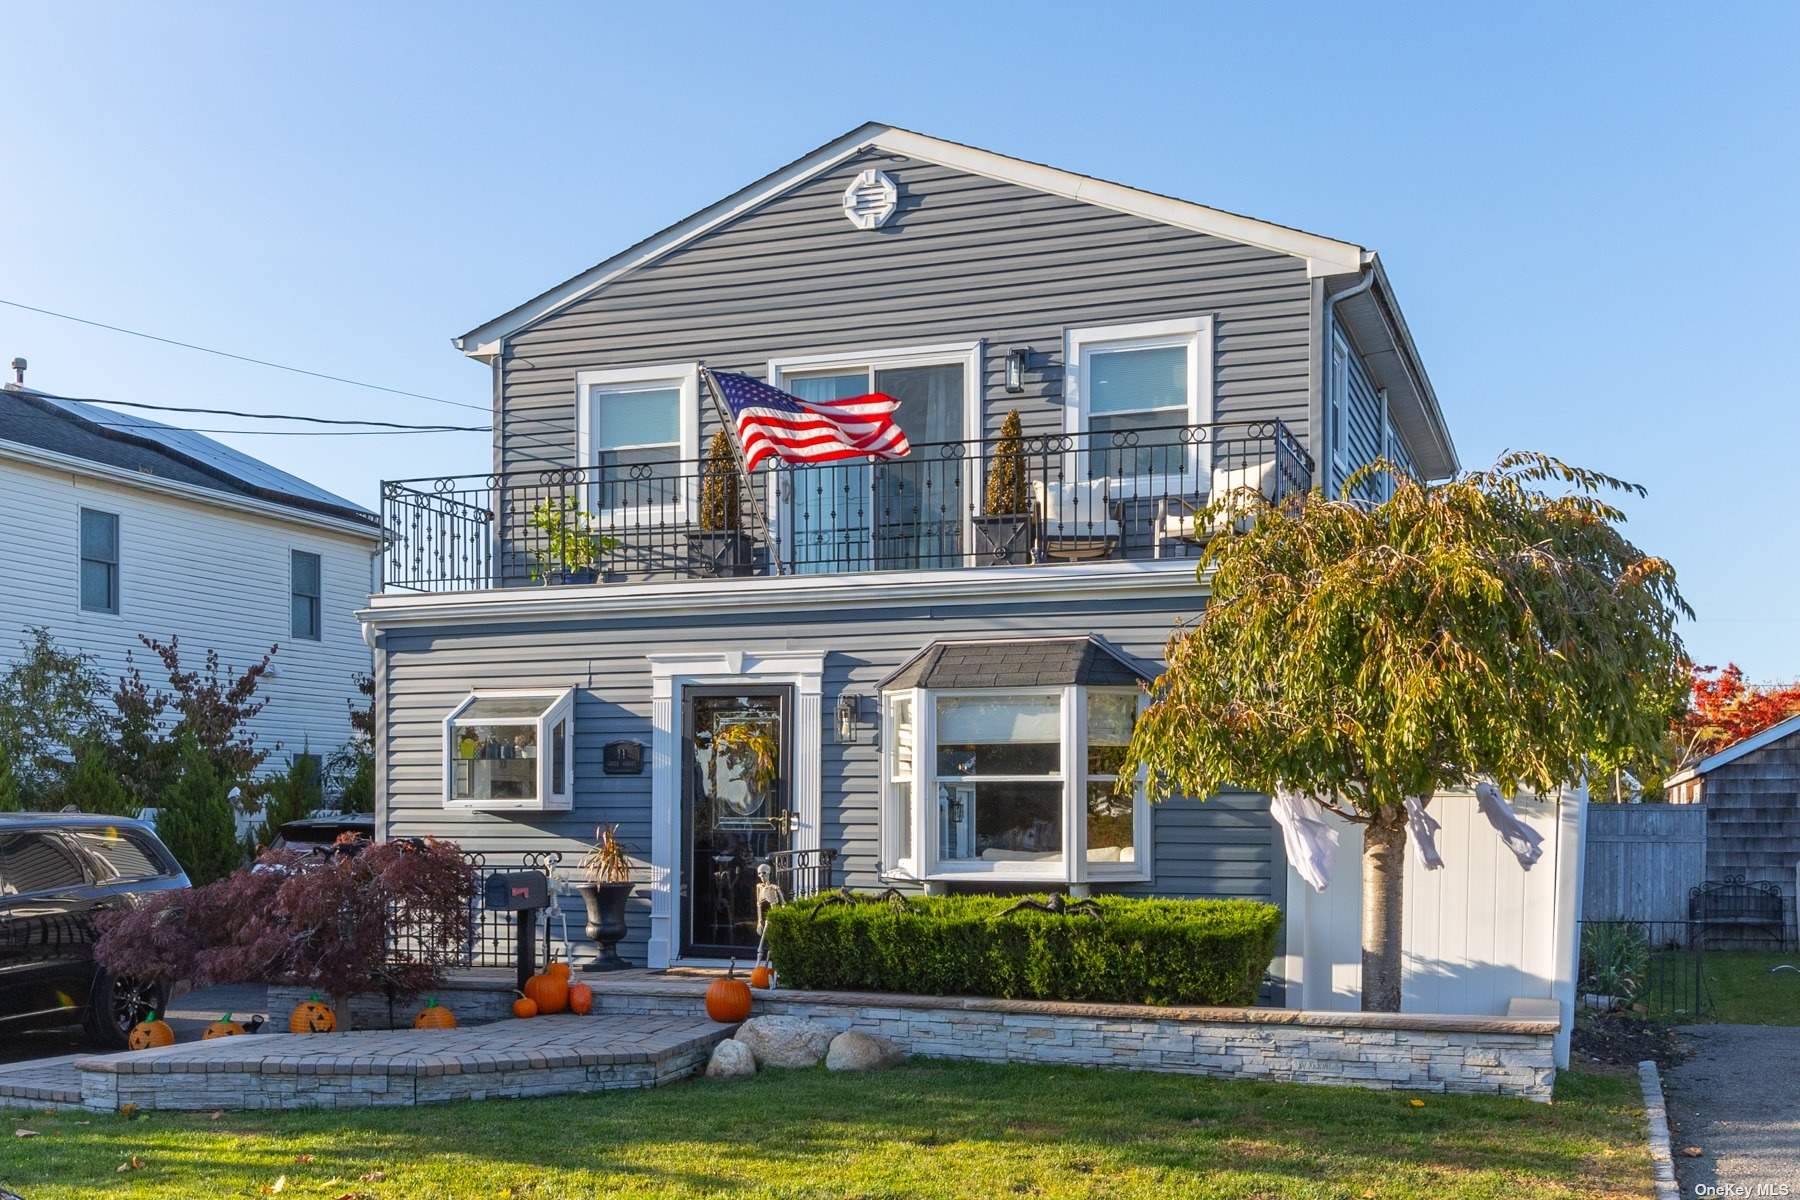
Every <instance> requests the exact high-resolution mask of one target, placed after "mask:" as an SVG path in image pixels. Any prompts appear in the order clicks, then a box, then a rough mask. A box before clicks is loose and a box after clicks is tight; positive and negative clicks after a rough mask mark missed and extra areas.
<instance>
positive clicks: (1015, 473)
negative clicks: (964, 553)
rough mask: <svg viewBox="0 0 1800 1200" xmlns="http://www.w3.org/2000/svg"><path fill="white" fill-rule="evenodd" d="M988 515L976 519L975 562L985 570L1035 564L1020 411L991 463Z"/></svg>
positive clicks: (1012, 415)
mask: <svg viewBox="0 0 1800 1200" xmlns="http://www.w3.org/2000/svg"><path fill="white" fill-rule="evenodd" d="M985 500H986V503H985V504H984V505H983V507H984V508H985V509H986V512H985V513H984V514H982V515H980V516H977V517H976V518H975V561H976V563H977V565H981V566H1009V565H1011V564H1014V563H1025V562H1030V561H1031V542H1032V537H1031V532H1032V514H1031V501H1030V497H1029V496H1028V495H1027V489H1026V486H1025V448H1024V432H1023V430H1022V429H1021V427H1020V423H1019V410H1018V409H1016V408H1015V409H1012V410H1011V411H1009V412H1008V413H1007V414H1006V419H1005V420H1004V421H1002V422H1001V423H1000V436H999V438H998V439H997V440H996V441H995V443H994V454H993V457H992V458H990V459H989V460H988V473H987V495H986V497H985Z"/></svg>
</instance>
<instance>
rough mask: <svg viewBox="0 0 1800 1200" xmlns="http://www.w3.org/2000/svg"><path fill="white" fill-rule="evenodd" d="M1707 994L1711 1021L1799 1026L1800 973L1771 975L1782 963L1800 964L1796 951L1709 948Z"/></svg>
mask: <svg viewBox="0 0 1800 1200" xmlns="http://www.w3.org/2000/svg"><path fill="white" fill-rule="evenodd" d="M1703 961H1704V962H1705V964H1706V965H1705V968H1704V970H1705V973H1706V987H1707V994H1708V995H1710V996H1711V997H1712V1003H1713V1009H1712V1013H1711V1014H1710V1015H1709V1016H1708V1017H1707V1020H1709V1021H1718V1022H1721V1023H1722V1024H1727V1025H1800V973H1796V972H1792V971H1783V972H1782V973H1781V974H1779V975H1771V974H1769V968H1770V967H1773V966H1776V965H1778V964H1780V963H1793V964H1794V965H1796V966H1800V952H1796V951H1793V950H1787V951H1775V952H1763V951H1757V950H1708V951H1707V952H1706V955H1705V958H1704V960H1703Z"/></svg>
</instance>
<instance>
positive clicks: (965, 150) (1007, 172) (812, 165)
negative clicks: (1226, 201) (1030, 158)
mask: <svg viewBox="0 0 1800 1200" xmlns="http://www.w3.org/2000/svg"><path fill="white" fill-rule="evenodd" d="M869 149H875V150H885V151H887V152H889V153H892V154H903V155H905V156H907V157H909V158H915V159H918V160H919V161H921V162H929V163H935V164H936V165H938V166H942V167H949V168H951V169H953V170H959V171H967V172H969V173H971V174H975V175H982V176H985V177H987V178H989V179H994V180H998V181H1000V182H1002V183H1012V184H1017V185H1018V186H1020V187H1026V188H1032V189H1034V190H1037V191H1040V192H1046V193H1049V194H1051V195H1056V196H1066V197H1068V198H1069V199H1071V200H1080V201H1082V202H1084V203H1088V204H1093V205H1097V206H1099V207H1101V208H1110V209H1112V210H1114V211H1116V212H1122V213H1127V214H1130V215H1132V216H1138V217H1143V218H1144V219H1146V220H1150V221H1156V222H1159V223H1161V224H1164V225H1172V226H1175V227H1176V228H1179V229H1189V230H1192V231H1194V232H1196V233H1205V234H1211V235H1212V236H1214V237H1220V238H1225V239H1227V240H1229V241H1233V242H1241V243H1243V244H1245V245H1249V246H1259V247H1261V248H1263V249H1265V250H1273V251H1276V252H1277V253H1280V254H1291V255H1293V256H1294V257H1296V258H1301V259H1304V260H1305V261H1306V271H1307V274H1308V275H1309V276H1311V277H1314V278H1317V277H1320V276H1326V275H1348V274H1353V273H1355V272H1357V271H1360V270H1361V269H1362V266H1363V263H1364V261H1365V258H1366V252H1365V251H1364V250H1363V248H1362V247H1361V246H1358V245H1355V244H1354V243H1351V242H1342V241H1338V240H1337V239H1336V238H1328V237H1323V236H1321V235H1319V234H1316V233H1307V232H1305V231H1304V230H1300V229H1291V228H1289V227H1288V226H1285V225H1276V224H1274V223H1272V222H1269V221H1259V220H1257V219H1256V218H1254V217H1246V216H1243V215H1241V214H1238V213H1231V212H1226V211H1224V210H1223V209H1217V208H1208V207H1206V206H1205V205H1203V204H1195V203H1192V202H1191V201H1187V200H1177V199H1175V198H1173V197H1171V196H1163V195H1158V194H1157V193H1155V192H1146V191H1143V190H1141V189H1138V188H1133V187H1127V186H1126V185H1124V184H1122V183H1112V182H1109V181H1107V180H1104V179H1095V178H1093V177H1092V176H1088V175H1081V174H1077V173H1076V172H1074V171H1065V170H1062V169H1060V168H1058V167H1050V166H1045V165H1044V164H1043V163H1034V162H1027V161H1025V160H1024V159H1019V158H1009V157H1007V156H1006V155H1004V154H995V153H994V152H992V151H991V150H981V149H978V148H976V147H974V146H965V145H962V144H960V143H957V142H947V141H944V140H943V139H942V138H934V137H930V136H927V135H926V134H922V133H913V132H911V131H910V130H906V129H896V128H894V127H893V126H891V125H880V124H868V125H863V126H860V127H858V128H857V129H853V130H851V131H850V132H849V133H847V134H845V135H844V136H843V137H840V138H837V139H835V140H833V141H830V142H827V143H826V144H825V145H823V146H821V147H819V148H818V149H817V150H814V151H813V152H812V153H810V154H807V155H805V156H804V157H802V158H799V159H797V160H795V161H794V162H792V163H790V164H789V165H788V166H786V167H783V168H782V169H780V170H779V171H776V172H775V173H773V174H771V175H766V176H764V177H763V178H762V179H759V180H757V181H756V182H755V183H753V184H751V185H750V186H748V187H746V188H743V189H741V190H739V191H736V192H733V193H732V194H731V195H729V196H727V197H725V199H723V200H720V201H719V202H718V203H716V204H713V205H710V206H708V207H706V208H703V209H701V210H700V211H699V212H697V213H695V214H693V215H692V216H690V217H688V218H686V219H685V220H682V221H679V222H677V223H675V224H674V225H671V226H669V227H668V228H667V229H665V230H663V231H662V232H661V233H657V234H653V235H651V236H650V237H648V238H646V239H644V240H643V241H641V242H638V243H637V244H636V245H634V246H631V247H630V248H628V249H626V250H623V251H621V252H620V253H618V254H615V255H614V256H612V257H611V258H608V259H606V260H604V261H602V262H599V263H596V264H595V265H594V266H592V267H589V268H588V269H587V270H586V271H583V272H582V273H581V274H579V275H577V276H575V277H574V278H573V279H569V280H566V281H564V282H563V283H560V284H558V285H557V286H555V287H553V288H551V289H550V290H549V291H546V292H544V293H542V294H541V295H538V296H535V297H533V298H532V299H530V300H527V301H526V302H525V303H524V304H521V305H519V306H517V307H516V308H513V309H511V310H509V311H508V312H505V313H502V314H501V315H500V316H498V317H495V318H494V319H492V320H490V321H487V322H485V323H483V324H481V325H478V326H476V327H475V328H474V329H471V330H470V331H469V332H467V333H465V334H463V335H462V336H461V337H459V338H456V339H455V343H456V348H457V349H459V350H461V351H462V352H463V353H464V354H466V355H468V356H470V357H471V358H479V359H483V360H490V359H492V358H493V357H494V356H495V355H496V354H498V353H499V349H500V343H501V341H502V340H503V339H504V338H506V337H509V336H511V335H512V334H513V333H515V332H517V331H518V330H520V329H523V328H524V327H525V326H527V325H530V324H532V323H533V322H536V321H540V320H542V319H543V318H545V317H547V316H549V315H550V314H552V313H554V312H556V311H557V310H558V309H561V308H563V307H564V306H566V305H568V304H571V303H573V302H574V301H576V300H579V299H581V298H582V297H583V296H586V295H589V294H591V293H593V292H595V291H598V290H599V289H600V288H603V287H605V286H606V285H607V284H608V283H611V282H612V281H613V280H614V279H617V278H618V277H619V276H621V275H623V274H625V273H626V272H628V271H633V270H636V269H637V268H638V267H641V266H644V265H646V264H648V263H650V262H654V261H655V260H656V259H658V258H661V257H662V256H663V255H665V254H668V253H669V252H670V251H672V250H675V249H677V248H678V247H680V246H682V245H683V244H685V243H687V242H689V241H692V240H693V239H694V238H697V237H699V236H701V235H702V234H704V233H706V232H707V231H709V230H711V229H714V228H716V227H717V226H719V225H722V224H724V223H725V222H726V221H730V220H732V219H734V218H736V217H739V216H742V215H743V214H744V213H746V212H748V211H749V210H751V209H753V208H755V207H756V206H758V205H760V204H762V203H764V202H765V201H767V200H769V199H771V198H773V197H775V196H777V195H779V194H781V193H782V192H784V191H786V190H788V189H789V188H791V187H793V186H795V185H796V184H798V183H800V182H802V181H803V180H805V179H807V178H809V177H811V176H813V175H816V174H818V173H819V172H821V171H826V170H829V169H830V168H832V167H834V166H836V165H837V164H838V163H840V162H842V161H844V160H845V159H847V158H849V157H851V156H852V155H855V154H859V153H861V152H862V151H864V150H869Z"/></svg>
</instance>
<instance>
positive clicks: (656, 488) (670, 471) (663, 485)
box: [576, 365, 700, 521]
mask: <svg viewBox="0 0 1800 1200" xmlns="http://www.w3.org/2000/svg"><path fill="white" fill-rule="evenodd" d="M576 380H577V383H576V386H577V387H578V388H579V390H580V395H581V402H580V404H579V405H578V406H577V409H578V411H577V414H576V423H577V427H578V428H577V441H578V443H579V448H580V454H581V465H582V467H583V468H585V469H587V470H588V471H590V472H591V475H592V483H593V486H592V487H591V488H590V489H589V493H590V495H589V500H588V507H589V508H590V510H591V511H593V512H596V513H605V512H607V511H614V512H619V511H629V512H630V513H631V514H632V518H633V520H640V521H641V520H643V519H645V517H646V515H648V514H653V513H655V512H656V511H657V510H659V509H661V510H665V513H664V515H666V516H667V517H668V518H669V519H671V520H674V519H678V518H677V513H676V511H675V510H676V508H677V506H680V505H684V504H686V503H688V501H689V500H690V499H691V497H690V496H689V492H690V491H691V477H693V476H694V475H695V473H696V467H695V466H694V464H693V462H692V460H694V459H696V458H698V457H699V417H700V412H699V408H700V381H699V373H698V371H697V370H696V369H695V368H694V367H693V366H691V365H674V366H666V367H621V368H609V369H606V370H594V371H582V372H581V373H580V374H579V375H577V377H576Z"/></svg>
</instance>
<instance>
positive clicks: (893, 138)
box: [871, 128, 1363, 277]
mask: <svg viewBox="0 0 1800 1200" xmlns="http://www.w3.org/2000/svg"><path fill="white" fill-rule="evenodd" d="M871 145H873V146H875V147H876V148H877V149H881V150H887V151H890V152H892V153H894V154H904V155H906V156H907V157H908V158H916V159H919V160H921V161H923V162H930V163H936V164H937V165H938V166H941V167H950V168H952V169H954V170H959V171H967V172H969V173H971V174H974V175H982V176H986V177H987V178H989V179H997V180H999V181H1000V182H1002V183H1013V184H1017V185H1019V186H1020V187H1027V188H1031V189H1033V190H1035V191H1040V192H1047V193H1049V194H1051V195H1053V196H1066V197H1067V198H1069V199H1071V200H1080V201H1082V202H1084V203H1087V204H1094V205H1098V206H1100V207H1101V208H1110V209H1113V210H1114V211H1116V212H1122V213H1129V214H1130V215H1132V216H1137V217H1143V218H1144V219H1146V220H1149V221H1156V222H1159V223H1161V224H1164V225H1173V226H1176V227H1177V228H1180V229H1190V230H1192V231H1194V232H1195V233H1206V234H1211V235H1213V236H1214V237H1220V238H1225V239H1227V240H1229V241H1233V242H1242V243H1243V244H1245V245H1248V246H1260V247H1261V248H1262V249H1264V250H1274V251H1276V252H1277V253H1280V254H1291V255H1293V256H1294V257H1295V258H1303V259H1305V260H1306V272H1307V274H1308V275H1309V276H1313V277H1317V276H1322V275H1348V274H1352V273H1354V272H1356V271H1358V270H1361V269H1362V263H1363V248H1362V247H1361V246H1357V245H1353V244H1352V243H1350V242H1340V241H1338V240H1337V239H1336V238H1328V237H1322V236H1320V235H1319V234H1316V233H1307V232H1305V231H1304V230H1300V229H1291V228H1289V227H1288V226H1285V225H1276V224H1273V223H1272V222H1269V221H1260V220H1258V219H1256V218H1255V217H1246V216H1243V215H1241V214H1239V213H1233V212H1226V211H1225V210H1223V209H1218V208H1208V207H1207V206H1206V205H1204V204H1195V203H1193V202H1192V201H1190V200H1177V199H1175V198H1174V197H1172V196H1163V195H1159V194H1158V193H1156V192H1146V191H1143V190H1142V189H1140V188H1134V187H1127V186H1126V185H1125V184H1122V183H1112V182H1110V181H1108V180H1105V179H1095V178H1093V177H1092V176H1089V175H1081V174H1077V173H1076V172H1074V171H1065V170H1062V169H1061V168H1059V167H1051V166H1045V165H1044V164H1043V163H1034V162H1027V161H1025V160H1024V159H1019V158H1009V157H1008V156H1006V155H1004V154H995V153H994V152H993V151H991V150H982V149H979V148H977V147H975V146H964V145H961V144H959V143H956V142H946V141H944V140H943V139H941V138H934V137H929V136H927V135H926V134H922V133H913V132H911V131H909V130H905V129H893V128H889V129H887V130H884V131H883V132H882V133H881V134H880V135H879V136H878V137H876V138H874V139H873V141H872V142H871Z"/></svg>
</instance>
